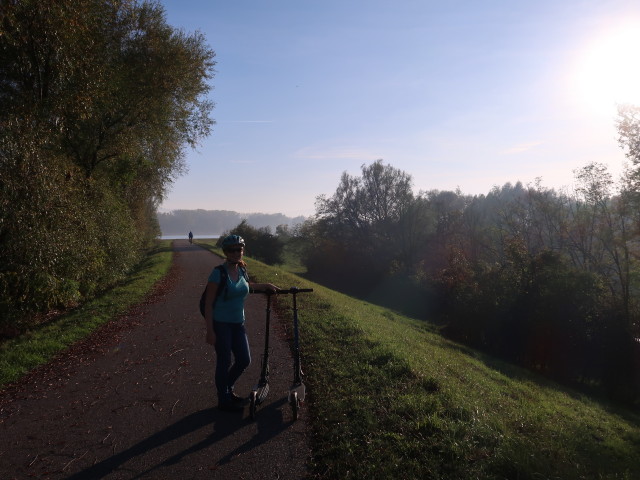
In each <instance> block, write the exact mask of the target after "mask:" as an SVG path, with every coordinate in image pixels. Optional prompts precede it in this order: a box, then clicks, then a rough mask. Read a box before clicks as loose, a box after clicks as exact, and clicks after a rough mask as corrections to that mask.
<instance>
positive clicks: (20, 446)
mask: <svg viewBox="0 0 640 480" xmlns="http://www.w3.org/2000/svg"><path fill="white" fill-rule="evenodd" d="M173 249H174V261H173V266H172V269H171V271H170V273H169V275H168V276H167V278H166V279H165V280H164V281H163V282H162V284H161V285H159V286H158V287H157V288H156V291H155V292H154V294H152V295H151V296H150V297H149V299H147V301H146V302H144V303H143V304H141V305H138V306H137V307H136V308H134V309H132V310H131V311H130V312H129V313H128V314H127V315H125V316H123V317H121V318H119V319H117V320H115V321H114V322H111V323H110V324H109V325H107V326H105V327H104V328H102V329H101V330H100V331H99V332H96V334H94V335H92V336H91V337H90V338H89V339H87V340H86V341H84V342H81V343H79V344H77V345H75V346H74V347H72V348H70V349H69V350H68V351H67V352H65V353H64V354H61V355H60V356H58V357H57V358H56V359H55V360H54V361H53V362H51V363H50V364H49V365H46V366H44V367H42V368H39V369H37V370H36V371H34V372H33V373H32V374H30V375H28V376H27V377H25V378H24V379H23V380H21V381H20V382H18V383H17V384H14V385H12V386H10V387H8V388H6V389H5V390H4V391H2V392H0V478H2V479H29V478H39V479H62V478H65V479H176V480H178V479H179V480H184V479H205V478H206V479H217V478H220V479H301V478H305V477H306V476H307V465H308V461H309V459H310V457H311V451H310V447H309V437H308V433H307V430H308V428H307V421H306V409H305V408H304V405H303V408H302V410H301V414H300V418H299V419H298V420H297V421H296V422H293V421H292V415H291V409H290V407H289V405H288V403H287V394H288V390H289V386H290V383H291V381H292V378H293V366H292V359H291V353H290V349H289V346H288V344H287V342H286V339H285V338H284V333H283V332H284V329H283V323H282V322H285V321H290V319H285V318H278V317H276V316H275V314H274V313H272V327H273V328H272V332H271V336H270V347H271V348H270V361H269V365H270V392H269V396H268V397H267V399H266V401H265V403H264V404H263V405H261V406H260V407H259V408H258V412H257V415H256V419H255V420H254V421H252V420H251V419H249V412H248V407H247V408H245V411H244V412H242V413H229V412H222V411H220V410H218V409H217V408H215V406H216V403H217V402H216V398H215V387H214V382H213V371H214V355H213V347H211V346H210V345H207V344H206V343H205V329H204V323H203V320H202V317H201V316H200V313H199V311H198V301H199V298H200V294H201V293H202V290H203V288H204V285H205V283H206V279H207V277H208V275H209V273H210V271H211V269H212V268H213V267H214V266H215V265H217V264H219V263H220V262H221V259H220V258H219V257H217V256H215V255H213V254H211V253H210V252H208V251H206V250H204V249H203V248H201V247H198V246H197V245H196V244H193V245H190V244H189V243H188V241H186V240H176V241H174V243H173ZM249 273H251V272H249ZM281 287H288V286H286V285H281ZM265 306H266V300H265V297H264V296H263V295H250V296H249V298H248V300H247V302H246V309H245V311H246V317H247V331H248V335H249V339H250V344H251V352H252V364H251V366H250V367H249V369H248V370H247V371H246V372H245V373H244V375H243V376H242V377H241V379H240V380H239V382H238V384H237V386H236V392H238V393H239V394H247V395H248V393H249V392H250V390H251V388H252V386H253V385H255V384H256V383H257V381H258V379H259V376H260V364H261V360H262V353H263V345H264V334H265V332H264V320H265Z"/></svg>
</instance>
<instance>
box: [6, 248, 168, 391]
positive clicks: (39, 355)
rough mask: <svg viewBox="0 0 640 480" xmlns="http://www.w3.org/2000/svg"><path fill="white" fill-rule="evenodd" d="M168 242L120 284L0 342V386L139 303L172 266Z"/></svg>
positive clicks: (152, 253)
mask: <svg viewBox="0 0 640 480" xmlns="http://www.w3.org/2000/svg"><path fill="white" fill-rule="evenodd" d="M170 245H171V242H170V241H160V242H158V245H157V247H156V248H155V249H154V250H153V251H151V252H149V255H148V256H147V257H146V258H145V260H144V261H143V262H142V263H141V264H140V265H139V266H138V268H137V269H136V270H135V271H134V272H133V273H132V275H131V276H130V278H129V279H128V280H127V281H126V282H123V283H122V284H121V285H119V286H117V287H115V288H113V289H111V290H110V291H108V292H106V293H105V295H103V296H101V297H98V298H96V299H94V300H92V301H89V302H87V303H86V304H84V305H83V306H81V307H80V308H78V309H76V310H73V311H72V312H70V313H69V314H66V315H63V316H62V317H60V318H59V319H57V320H56V321H54V322H51V323H49V324H45V325H42V326H40V327H38V328H35V329H33V330H31V331H29V332H27V333H25V334H23V335H21V336H19V337H17V338H14V339H12V340H10V341H7V342H4V343H2V344H0V388H1V387H2V385H4V384H7V383H9V382H13V381H15V380H17V379H18V378H20V377H21V376H22V375H24V374H25V373H27V372H28V371H29V370H31V369H33V368H35V367H37V366H38V365H42V364H45V363H47V362H49V361H50V360H51V359H52V358H53V357H54V356H55V355H56V354H58V353H60V352H61V351H62V350H64V349H66V348H67V347H69V346H70V345H71V344H73V343H74V342H77V341H78V340H81V339H83V338H85V337H87V336H88V335H89V334H91V333H92V332H93V331H95V330H96V329H97V328H99V327H100V326H102V325H104V324H105V323H106V322H108V321H109V320H111V319H113V318H116V317H117V316H119V315H120V314H122V313H124V312H126V311H127V310H128V309H129V308H130V307H131V306H133V305H135V304H137V303H139V302H141V301H142V300H143V299H144V297H145V296H146V295H147V294H148V293H149V292H150V291H151V289H152V288H153V286H154V285H155V284H156V282H158V280H160V279H162V278H163V277H164V276H165V275H166V273H167V272H168V271H169V267H170V266H171V259H172V251H171V248H170Z"/></svg>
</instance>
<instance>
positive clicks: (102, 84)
mask: <svg viewBox="0 0 640 480" xmlns="http://www.w3.org/2000/svg"><path fill="white" fill-rule="evenodd" d="M0 8H1V10H2V14H1V15H0V179H1V180H0V205H1V206H2V208H0V248H1V258H2V262H1V264H0V336H2V335H8V334H11V333H12V332H16V331H20V330H21V329H23V328H25V327H26V326H29V325H31V324H33V323H34V322H35V321H36V319H37V314H38V313H43V312H48V311H50V310H52V309H55V308H60V307H63V308H64V307H68V306H72V305H74V304H76V303H77V302H80V301H82V300H84V299H86V298H88V297H90V296H92V295H94V294H95V293H96V292H99V291H100V290H103V289H105V288H107V287H109V286H110V285H113V284H114V283H116V282H118V281H120V280H121V279H123V278H125V277H126V275H127V274H128V273H129V272H130V270H131V268H132V267H133V266H134V265H135V264H136V263H137V262H138V261H139V260H140V258H141V254H142V252H143V251H144V250H145V248H147V246H148V245H149V242H150V241H151V240H152V239H154V238H155V237H156V236H157V235H158V234H159V227H158V223H157V219H156V216H155V212H156V209H157V206H158V205H159V202H160V201H161V199H162V198H163V196H164V194H165V192H166V190H167V187H168V186H169V184H170V183H171V182H172V180H173V179H174V178H176V176H178V175H180V174H181V173H183V172H184V170H185V164H184V152H185V148H187V147H189V146H193V145H195V144H196V143H197V142H198V141H199V139H201V138H202V137H203V136H206V135H207V134H208V133H209V131H210V129H211V127H212V125H213V121H212V120H211V119H210V118H209V115H210V112H211V109H212V108H213V104H212V103H211V102H210V101H209V100H208V99H207V94H208V92H209V89H210V86H209V84H208V81H209V80H210V79H211V78H212V76H213V74H214V70H213V68H214V65H215V62H214V57H215V54H214V52H213V51H212V50H211V49H210V48H209V47H208V46H207V45H206V43H205V39H204V37H203V36H202V35H201V34H199V33H195V34H187V33H185V32H183V31H180V30H176V29H174V28H172V27H171V26H170V25H168V24H167V22H166V19H165V12H164V10H163V8H162V7H161V6H160V5H159V4H158V3H156V2H147V1H143V2H139V1H137V0H124V1H117V2H105V1H102V0H60V1H56V2H41V1H37V0H4V1H2V2H0Z"/></svg>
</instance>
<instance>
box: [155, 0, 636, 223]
mask: <svg viewBox="0 0 640 480" xmlns="http://www.w3.org/2000/svg"><path fill="white" fill-rule="evenodd" d="M160 3H161V4H162V5H163V6H164V8H165V10H166V18H167V22H168V23H169V24H170V25H171V26H173V27H174V28H177V29H181V30H184V31H185V32H192V33H193V32H195V31H199V32H200V33H202V34H203V35H204V36H205V38H206V42H207V44H208V45H209V46H210V47H211V48H212V49H213V50H214V51H215V52H216V58H215V60H216V62H217V63H216V67H215V70H216V73H215V77H214V78H213V79H212V81H211V85H212V87H213V88H212V90H211V93H210V99H211V100H212V101H213V102H214V103H215V108H214V110H213V112H212V117H213V119H214V120H215V122H216V124H215V125H214V127H213V130H212V132H211V134H210V135H209V136H208V137H207V138H206V139H203V140H202V142H201V144H200V145H199V146H198V147H197V148H196V149H195V150H187V152H186V157H185V159H186V163H187V166H188V173H186V174H184V175H183V176H181V177H179V178H178V179H177V180H176V181H175V182H174V183H173V185H172V186H171V188H170V190H169V192H168V194H167V196H166V198H165V200H164V201H163V203H162V205H161V207H160V211H172V210H178V209H206V210H233V211H237V212H241V213H254V212H259V213H283V214H285V215H288V216H298V215H304V216H309V215H313V214H314V213H315V201H316V198H317V197H318V196H319V195H326V196H331V195H333V193H334V192H335V190H336V188H337V187H338V184H339V182H340V177H341V175H342V173H343V172H347V173H348V174H350V175H353V176H360V174H361V167H362V165H369V164H370V163H372V162H374V161H376V160H378V159H382V160H383V162H384V163H385V164H388V165H391V166H393V167H395V168H397V169H400V170H403V171H404V172H406V173H408V174H410V175H411V176H412V179H413V188H414V192H415V193H416V194H417V193H419V192H421V191H430V190H441V191H442V190H456V189H459V190H460V191H461V192H462V193H464V194H469V195H478V194H487V193H489V192H490V191H491V189H492V188H493V187H495V186H502V185H504V184H505V183H507V182H510V183H512V184H513V183H516V182H518V181H520V182H522V183H523V184H525V185H526V184H532V183H535V182H536V179H540V181H541V183H542V185H543V186H545V187H548V188H555V189H564V188H569V189H570V188H571V186H572V184H573V178H574V170H576V169H579V168H581V167H584V166H586V165H587V164H589V163H591V162H599V163H603V164H605V165H607V166H608V167H609V169H610V172H611V173H612V174H613V175H614V176H616V175H618V174H619V172H620V171H621V170H622V165H623V164H624V162H625V154H624V150H623V149H621V148H620V146H619V144H618V140H617V132H616V128H615V119H616V104H617V103H626V102H629V103H635V104H640V66H639V64H640V62H638V61H637V59H638V53H637V52H638V50H639V48H640V1H638V0H617V1H616V0H593V1H592V0H562V1H558V0H538V1H536V2H531V1H521V0H484V1H481V2H480V1H477V0H447V1H443V0H439V1H431V0H322V1H318V0H315V1H314V0H269V1H267V0H161V1H160Z"/></svg>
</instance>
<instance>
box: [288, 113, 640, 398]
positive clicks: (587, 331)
mask: <svg viewBox="0 0 640 480" xmlns="http://www.w3.org/2000/svg"><path fill="white" fill-rule="evenodd" d="M617 126H618V131H619V134H620V142H621V146H622V147H624V148H625V149H626V154H627V157H628V160H629V161H628V164H627V168H626V170H625V171H624V173H623V174H622V176H621V178H619V179H614V178H613V177H612V175H611V174H610V173H609V172H608V171H607V168H606V167H605V166H603V165H601V164H598V163H592V164H589V165H586V166H585V167H583V168H581V169H578V170H576V171H575V172H574V173H575V177H576V184H577V188H576V189H575V190H573V191H571V192H569V191H562V190H561V191H558V190H555V189H550V188H546V187H544V186H543V185H542V182H541V181H537V182H535V184H532V185H526V186H525V185H523V184H521V183H516V184H506V185H503V186H502V187H495V188H493V189H492V190H491V191H490V192H489V193H488V194H486V195H465V194H463V193H462V192H460V191H455V192H452V191H437V190H432V191H423V192H420V193H418V194H415V193H414V192H413V190H412V179H411V176H410V175H409V174H408V173H406V172H403V171H401V170H398V169H396V168H394V167H392V166H391V165H387V164H384V163H383V161H382V160H379V161H376V162H374V163H372V164H370V165H363V166H362V171H361V175H359V176H352V175H349V174H348V173H346V172H345V173H344V174H343V175H342V178H341V179H340V182H339V185H338V187H337V189H336V191H335V193H334V194H333V195H331V196H320V197H318V198H317V203H316V214H315V216H314V217H312V218H310V219H308V220H307V221H306V222H304V223H303V224H301V225H300V226H299V227H297V228H295V229H294V230H293V231H292V232H288V235H287V237H285V238H286V239H287V245H288V248H292V249H295V250H296V251H297V252H298V253H299V254H300V257H301V259H302V262H303V263H304V264H305V265H306V267H307V271H308V273H307V274H308V276H309V277H310V278H311V279H314V280H317V281H319V282H322V283H325V284H327V285H329V286H332V287H335V288H337V289H340V290H341V291H344V292H347V293H350V294H353V295H357V296H360V297H362V298H366V299H368V300H371V301H374V302H378V303H382V304H384V305H387V306H391V307H394V308H397V309H401V310H403V311H405V312H407V313H410V314H413V315H417V316H421V317H423V318H430V319H435V320H436V321H437V322H438V323H439V324H440V326H441V328H442V331H443V332H444V333H445V334H446V335H448V336H450V337H451V338H453V339H455V340H457V341H459V342H462V343H464V344H466V345H469V346H472V347H475V348H478V349H481V350H483V351H486V352H490V353H491V354H493V355H497V356H500V357H502V358H505V359H507V360H509V361H511V362H514V363H517V364H519V365H523V366H525V367H527V368H530V369H532V370H535V371H537V372H540V373H542V374H544V375H547V376H548V377H550V378H553V379H556V380H559V381H562V382H565V383H569V384H573V385H577V386H582V387H587V386H589V387H593V388H596V389H597V390H599V391H600V392H603V393H607V394H610V395H611V396H612V397H614V398H616V399H620V400H624V401H630V402H634V401H635V402H637V401H638V400H639V399H640V348H639V347H640V344H639V343H638V342H639V340H638V339H639V338H640V323H639V319H640V304H639V300H640V296H639V293H640V268H639V263H638V260H639V257H640V230H639V226H640V209H639V208H638V207H639V206H640V108H638V107H633V106H623V107H620V109H619V118H618V125H617Z"/></svg>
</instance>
